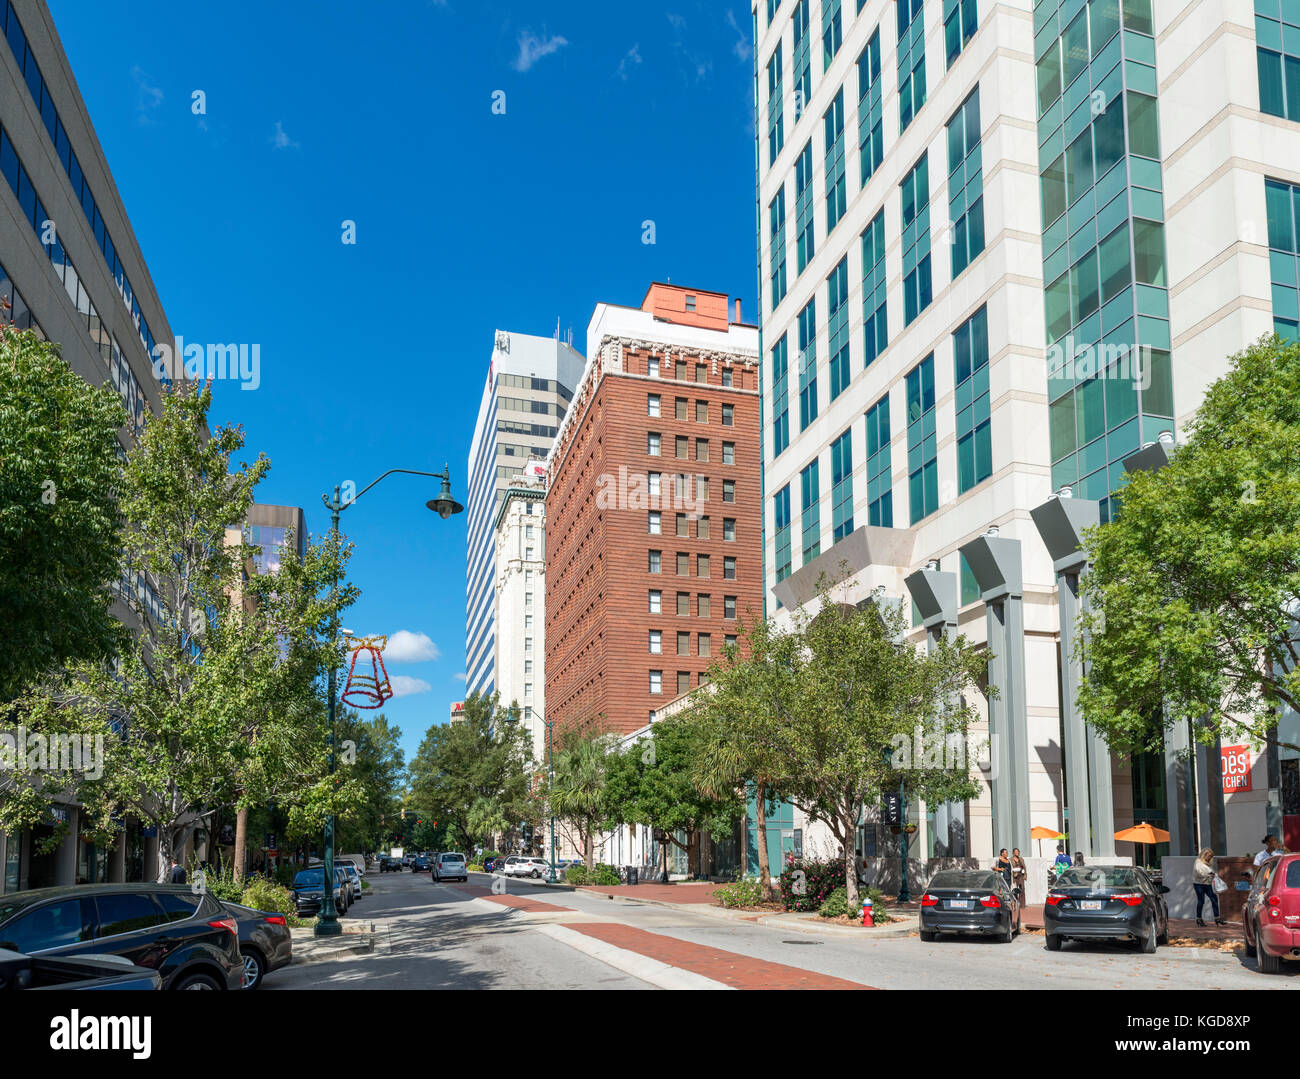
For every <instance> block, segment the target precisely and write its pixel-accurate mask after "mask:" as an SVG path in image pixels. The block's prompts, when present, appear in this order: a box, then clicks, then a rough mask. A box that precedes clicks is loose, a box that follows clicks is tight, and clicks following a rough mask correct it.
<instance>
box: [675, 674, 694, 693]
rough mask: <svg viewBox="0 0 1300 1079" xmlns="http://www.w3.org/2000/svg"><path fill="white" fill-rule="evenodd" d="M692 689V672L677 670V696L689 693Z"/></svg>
mask: <svg viewBox="0 0 1300 1079" xmlns="http://www.w3.org/2000/svg"><path fill="white" fill-rule="evenodd" d="M690 690H691V672H690V671H678V672H677V696H679V697H680V696H681V695H682V694H683V693H689V692H690Z"/></svg>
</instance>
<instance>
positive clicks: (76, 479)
mask: <svg viewBox="0 0 1300 1079" xmlns="http://www.w3.org/2000/svg"><path fill="white" fill-rule="evenodd" d="M125 423H126V413H125V411H124V410H123V408H122V402H121V399H120V398H119V397H118V396H117V394H116V393H114V392H113V390H112V387H110V386H101V387H99V388H93V387H91V386H90V385H89V384H87V383H86V381H85V380H84V379H82V378H81V377H80V376H79V375H77V374H74V373H73V371H72V370H71V368H69V367H68V365H67V364H66V363H64V362H63V359H62V358H61V357H60V356H59V353H58V349H57V348H56V347H55V346H54V345H52V344H49V343H47V342H44V341H42V340H41V339H40V338H39V337H37V336H36V335H35V334H34V333H32V332H31V331H27V330H16V329H14V328H13V326H11V325H7V324H5V323H3V320H0V625H2V626H4V629H5V662H4V664H3V665H0V704H3V703H4V702H7V701H11V700H13V699H14V698H15V697H17V696H18V695H19V694H20V693H21V692H22V690H23V689H24V687H25V686H26V685H27V684H28V683H30V682H31V681H33V680H35V679H37V678H38V677H40V676H41V675H43V674H45V673H46V672H47V671H48V670H50V668H52V667H55V666H57V665H60V664H63V663H68V662H72V661H75V660H80V659H87V660H99V659H104V658H106V657H108V656H110V655H112V654H113V653H114V652H115V651H116V650H117V648H118V646H119V643H120V637H121V627H120V625H119V624H118V623H117V622H116V621H115V620H114V619H113V617H112V615H111V614H110V613H109V608H110V606H111V605H112V599H113V589H112V586H113V584H114V582H115V581H117V579H118V575H119V571H120V568H121V566H120V558H121V535H120V523H119V514H118V506H117V497H116V491H115V489H116V487H117V485H118V475H119V473H120V471H121V465H120V463H119V460H118V454H119V453H120V452H121V447H120V445H119V443H118V439H117V432H118V429H119V428H120V427H122V426H123V425H124V424H125Z"/></svg>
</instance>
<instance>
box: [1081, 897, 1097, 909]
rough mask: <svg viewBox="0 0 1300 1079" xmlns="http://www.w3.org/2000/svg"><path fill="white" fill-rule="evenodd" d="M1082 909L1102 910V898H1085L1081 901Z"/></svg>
mask: <svg viewBox="0 0 1300 1079" xmlns="http://www.w3.org/2000/svg"><path fill="white" fill-rule="evenodd" d="M1079 908H1080V909H1081V910H1101V900H1100V899H1084V900H1082V901H1081V902H1080V903H1079Z"/></svg>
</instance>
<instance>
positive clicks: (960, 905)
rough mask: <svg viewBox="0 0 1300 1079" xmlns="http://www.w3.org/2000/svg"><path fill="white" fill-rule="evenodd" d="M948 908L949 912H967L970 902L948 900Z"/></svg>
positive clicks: (965, 900)
mask: <svg viewBox="0 0 1300 1079" xmlns="http://www.w3.org/2000/svg"><path fill="white" fill-rule="evenodd" d="M948 908H949V909H950V910H969V909H970V900H969V899H949V900H948Z"/></svg>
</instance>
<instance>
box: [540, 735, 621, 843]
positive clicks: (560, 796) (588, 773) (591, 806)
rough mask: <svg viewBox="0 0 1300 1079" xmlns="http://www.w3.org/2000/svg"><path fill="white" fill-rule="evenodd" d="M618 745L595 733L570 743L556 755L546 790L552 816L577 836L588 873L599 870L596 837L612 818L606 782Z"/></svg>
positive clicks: (574, 738) (608, 736)
mask: <svg viewBox="0 0 1300 1079" xmlns="http://www.w3.org/2000/svg"><path fill="white" fill-rule="evenodd" d="M614 741H615V738H614V736H613V735H609V734H599V733H595V732H593V731H586V732H584V733H582V734H580V735H578V736H577V737H571V738H570V739H568V740H567V741H566V742H565V745H564V748H563V749H561V750H560V751H559V752H558V753H556V754H555V764H554V770H555V775H554V778H552V779H550V780H549V781H548V783H547V787H546V792H545V795H546V798H547V800H548V802H549V805H550V810H551V812H552V813H554V814H555V816H556V817H557V818H558V819H559V820H560V821H562V822H565V823H567V824H569V825H570V826H571V828H572V830H573V831H574V832H576V833H577V838H578V845H579V846H581V848H582V858H583V862H584V863H585V864H586V867H587V868H588V869H593V868H594V867H595V864H596V863H595V857H596V852H595V837H596V834H597V833H598V832H599V831H600V830H601V825H602V824H603V823H604V821H605V819H606V818H607V817H608V816H609V797H608V794H607V793H606V789H605V781H606V774H607V772H608V768H609V754H610V752H611V751H612V749H613V742H614Z"/></svg>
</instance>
